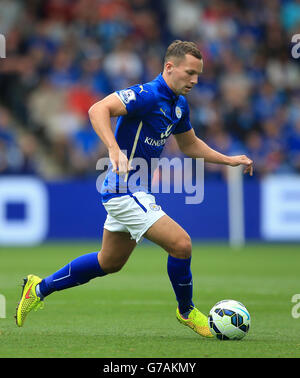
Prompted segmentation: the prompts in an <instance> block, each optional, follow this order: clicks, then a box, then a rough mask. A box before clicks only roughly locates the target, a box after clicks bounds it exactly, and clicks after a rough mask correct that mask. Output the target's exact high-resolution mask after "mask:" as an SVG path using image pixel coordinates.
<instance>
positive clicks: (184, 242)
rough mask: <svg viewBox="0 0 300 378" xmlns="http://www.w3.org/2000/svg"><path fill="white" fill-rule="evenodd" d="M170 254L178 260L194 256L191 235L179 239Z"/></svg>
mask: <svg viewBox="0 0 300 378" xmlns="http://www.w3.org/2000/svg"><path fill="white" fill-rule="evenodd" d="M169 253H170V254H171V255H172V256H173V257H177V258H178V259H188V258H190V257H191V255H192V241H191V238H190V237H189V235H186V236H184V237H182V238H180V239H178V240H177V241H176V243H175V244H174V246H173V248H172V250H171V251H170V252H169Z"/></svg>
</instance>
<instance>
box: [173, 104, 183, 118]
mask: <svg viewBox="0 0 300 378" xmlns="http://www.w3.org/2000/svg"><path fill="white" fill-rule="evenodd" d="M175 113H176V117H177V118H181V116H182V111H181V109H180V107H179V106H176V108H175Z"/></svg>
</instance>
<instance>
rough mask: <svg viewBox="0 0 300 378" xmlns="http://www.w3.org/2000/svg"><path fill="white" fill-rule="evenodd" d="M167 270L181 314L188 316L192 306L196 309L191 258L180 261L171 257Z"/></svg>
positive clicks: (169, 257)
mask: <svg viewBox="0 0 300 378" xmlns="http://www.w3.org/2000/svg"><path fill="white" fill-rule="evenodd" d="M167 268H168V275H169V278H170V281H171V283H172V286H173V289H174V292H175V295H176V299H177V302H178V308H179V312H180V314H181V315H186V314H188V313H189V312H190V311H191V306H193V307H194V303H193V301H192V297H193V278H192V272H191V257H190V258H188V259H178V258H176V257H172V256H170V255H169V256H168V265H167Z"/></svg>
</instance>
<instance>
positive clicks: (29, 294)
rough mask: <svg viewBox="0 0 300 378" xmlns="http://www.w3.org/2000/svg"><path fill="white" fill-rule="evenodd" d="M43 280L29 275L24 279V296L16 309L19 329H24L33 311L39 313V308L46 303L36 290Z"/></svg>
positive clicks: (22, 295)
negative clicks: (28, 316) (29, 314)
mask: <svg viewBox="0 0 300 378" xmlns="http://www.w3.org/2000/svg"><path fill="white" fill-rule="evenodd" d="M41 281H42V280H41V278H40V277H38V276H34V275H33V274H29V276H27V278H24V283H23V288H22V294H21V299H20V302H19V303H18V306H17V308H16V315H15V318H16V323H17V326H18V327H22V326H23V324H24V321H25V318H26V316H27V314H28V313H29V312H30V311H31V310H35V311H37V310H38V309H39V308H43V307H44V302H43V301H42V300H41V299H40V297H38V296H37V295H36V292H35V288H36V285H37V284H38V283H40V282H41Z"/></svg>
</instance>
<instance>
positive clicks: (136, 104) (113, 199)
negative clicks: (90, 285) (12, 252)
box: [16, 40, 253, 337]
mask: <svg viewBox="0 0 300 378" xmlns="http://www.w3.org/2000/svg"><path fill="white" fill-rule="evenodd" d="M202 69H203V59H202V55H201V53H200V51H199V50H198V48H197V46H196V45H195V44H194V43H192V42H187V41H179V40H176V41H174V42H173V43H171V45H170V46H169V47H168V49H167V51H166V54H165V59H164V67H163V72H162V73H161V74H160V75H158V76H157V77H156V78H155V79H154V80H153V81H151V82H148V83H145V84H139V85H134V86H132V87H130V88H127V89H124V90H120V91H116V92H115V93H112V94H110V95H109V96H107V97H106V98H104V99H103V100H101V101H99V102H97V103H96V104H94V105H93V106H92V107H91V108H90V110H89V116H90V120H91V123H92V125H93V127H94V129H95V132H96V133H97V134H98V135H99V137H100V138H101V140H102V141H103V143H104V144H105V145H106V147H107V149H108V153H109V159H110V165H109V167H108V171H107V175H106V179H105V181H104V183H103V185H102V190H101V196H102V203H103V205H104V207H105V209H106V211H107V213H108V214H107V218H106V221H105V224H104V232H103V240H102V248H101V251H100V252H93V253H89V254H85V255H83V256H80V257H78V258H76V259H75V260H73V261H71V262H70V263H69V264H67V265H66V266H64V267H63V268H61V269H59V270H58V271H57V272H55V273H53V274H51V275H50V276H48V277H46V278H44V279H41V278H39V277H38V276H35V275H32V274H31V275H28V276H27V278H26V279H24V285H23V290H22V295H21V300H20V302H19V304H18V307H17V311H16V323H17V325H18V326H20V327H21V326H23V324H24V321H25V318H26V316H27V314H28V313H29V312H30V311H31V310H32V309H35V310H36V309H37V308H39V307H41V306H42V305H43V300H44V298H45V297H47V296H48V295H50V294H51V293H53V292H55V291H59V290H64V289H67V288H69V287H73V286H76V285H81V284H84V283H86V282H88V281H89V280H91V279H93V278H95V277H101V276H104V275H106V274H110V273H114V272H117V271H119V270H120V269H121V268H122V267H123V266H124V264H125V263H126V261H127V260H128V258H129V256H130V254H131V253H132V251H133V249H134V248H135V246H136V245H137V243H139V242H140V241H141V240H142V239H143V238H144V237H145V238H147V239H148V240H151V241H152V242H154V243H156V244H158V245H159V246H160V247H162V248H163V249H164V250H165V251H166V252H167V253H168V261H167V271H168V276H169V278H170V281H171V284H172V287H173V290H174V293H175V296H176V300H177V302H178V307H177V309H176V317H177V319H178V320H179V322H181V323H182V324H183V325H186V326H188V327H190V328H191V329H192V330H194V331H195V332H197V333H198V334H199V335H201V336H204V337H212V335H211V333H210V330H209V327H208V323H207V317H206V316H205V315H204V314H202V313H201V312H200V311H199V310H198V309H197V308H196V307H195V305H194V303H193V298H192V297H193V280H192V272H191V254H192V244H191V239H190V237H189V235H188V234H187V232H186V231H185V230H184V229H183V228H182V227H181V226H180V225H179V224H177V223H176V222H175V221H174V220H173V219H171V218H170V217H169V216H168V215H167V214H165V212H164V211H163V210H162V209H161V207H160V206H158V205H156V203H155V197H154V196H153V195H152V194H151V192H150V188H149V182H151V172H152V171H151V168H149V170H148V173H147V175H149V176H150V177H146V178H148V180H146V181H148V184H145V185H144V184H143V179H142V180H141V181H142V182H141V183H140V185H139V188H138V190H136V189H137V188H136V187H135V186H134V185H132V183H131V180H130V178H131V177H132V175H133V174H134V172H136V170H135V169H133V167H132V164H133V159H135V158H143V159H144V160H145V161H146V162H147V163H148V164H149V166H150V165H151V163H150V162H151V158H158V157H159V156H160V154H161V152H162V150H163V146H164V144H165V142H166V139H167V138H168V137H169V136H170V135H171V134H173V135H174V136H175V138H176V141H177V143H178V147H179V149H180V150H181V151H182V152H183V153H184V154H185V155H187V156H189V157H191V158H204V160H205V161H206V162H210V163H216V164H226V165H230V166H238V165H243V166H244V173H249V174H250V175H252V171H253V163H252V160H251V159H249V158H248V157H247V156H245V155H239V156H226V155H223V154H221V153H219V152H217V151H215V150H213V149H211V148H210V147H209V146H207V144H205V143H204V142H203V141H202V140H200V139H199V138H197V137H196V135H195V133H194V130H193V128H192V126H191V124H190V120H189V108H188V104H187V100H186V99H185V97H184V96H185V95H186V94H187V93H189V92H190V91H191V89H192V88H193V86H194V85H195V84H197V81H198V76H199V75H200V74H201V73H202ZM111 117H119V118H118V122H117V127H116V132H115V135H114V133H113V131H112V128H111V122H110V119H111Z"/></svg>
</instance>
